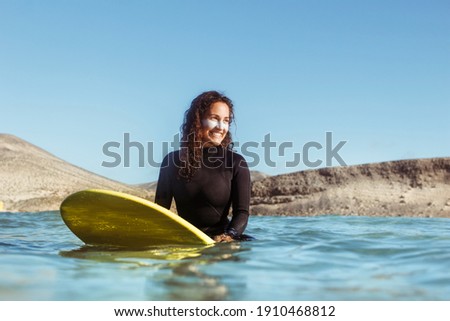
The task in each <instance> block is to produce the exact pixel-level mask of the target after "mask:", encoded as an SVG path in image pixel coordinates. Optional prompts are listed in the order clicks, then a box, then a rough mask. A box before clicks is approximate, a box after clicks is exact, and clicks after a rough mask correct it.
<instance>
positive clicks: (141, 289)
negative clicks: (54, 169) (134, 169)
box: [0, 212, 450, 300]
mask: <svg viewBox="0 0 450 321" xmlns="http://www.w3.org/2000/svg"><path fill="white" fill-rule="evenodd" d="M247 232H248V233H249V234H251V235H253V236H254V237H256V238H257V240H255V241H251V242H241V243H227V244H217V245H213V246H209V247H178V248H172V247H166V248H153V249H148V250H145V251H118V250H115V249H111V248H100V247H87V246H84V245H83V243H82V242H81V241H80V240H78V239H77V238H76V237H75V236H74V235H73V234H72V233H71V232H70V231H69V230H68V229H67V228H66V226H65V225H64V223H63V222H62V220H61V218H60V216H59V213H58V212H44V213H0V300H450V219H435V218H379V217H356V216H352V217H346V216H318V217H276V216H272V217H251V220H250V223H249V227H248V229H247Z"/></svg>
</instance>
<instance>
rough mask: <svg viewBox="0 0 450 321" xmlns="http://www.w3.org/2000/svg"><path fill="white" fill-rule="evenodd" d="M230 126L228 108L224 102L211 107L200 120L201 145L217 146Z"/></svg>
mask: <svg viewBox="0 0 450 321" xmlns="http://www.w3.org/2000/svg"><path fill="white" fill-rule="evenodd" d="M229 126H230V108H229V107H228V105H227V104H225V103H224V102H216V103H213V104H212V105H211V107H210V108H209V111H208V112H207V113H206V115H205V116H204V117H203V119H202V137H203V143H204V145H205V146H206V147H207V146H212V145H214V146H218V145H220V143H222V141H223V140H224V138H225V136H226V135H227V133H228V128H229Z"/></svg>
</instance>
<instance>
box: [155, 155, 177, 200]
mask: <svg viewBox="0 0 450 321" xmlns="http://www.w3.org/2000/svg"><path fill="white" fill-rule="evenodd" d="M170 165H171V162H170V161H169V155H167V156H166V157H165V158H164V160H163V162H162V164H161V168H160V170H159V178H158V184H157V186H156V194H155V203H156V204H158V205H161V206H162V207H165V208H167V209H170V206H171V205H172V198H173V193H172V187H171V184H170Z"/></svg>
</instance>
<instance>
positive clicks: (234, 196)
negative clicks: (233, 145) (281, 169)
mask: <svg viewBox="0 0 450 321" xmlns="http://www.w3.org/2000/svg"><path fill="white" fill-rule="evenodd" d="M234 157H235V163H234V164H233V179H232V182H231V202H232V208H233V217H232V219H231V222H230V224H229V226H228V228H227V231H226V233H227V234H229V235H231V236H232V237H237V236H240V235H241V234H242V233H243V232H244V230H245V228H246V227H247V222H248V216H249V208H250V171H249V169H248V166H247V162H246V161H245V159H244V158H243V157H242V156H240V155H238V154H234Z"/></svg>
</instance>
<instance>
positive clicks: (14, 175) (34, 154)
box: [0, 134, 151, 211]
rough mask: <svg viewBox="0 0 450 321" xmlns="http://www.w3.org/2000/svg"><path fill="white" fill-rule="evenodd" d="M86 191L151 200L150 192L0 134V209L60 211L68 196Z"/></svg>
mask: <svg viewBox="0 0 450 321" xmlns="http://www.w3.org/2000/svg"><path fill="white" fill-rule="evenodd" d="M87 188H102V189H111V190H116V191H122V192H126V193H130V194H133V195H137V196H141V197H151V196H150V195H149V192H148V191H145V190H143V189H140V188H138V187H132V186H129V185H126V184H122V183H119V182H116V181H113V180H110V179H107V178H105V177H102V176H99V175H96V174H94V173H92V172H89V171H86V170H84V169H82V168H79V167H76V166H74V165H71V164H69V163H67V162H65V161H64V160H62V159H59V158H57V157H55V156H54V155H52V154H50V153H48V152H46V151H45V150H43V149H41V148H39V147H37V146H34V145H33V144H30V143H28V142H26V141H24V140H22V139H20V138H18V137H15V136H12V135H7V134H0V203H3V204H0V206H1V205H3V210H6V211H44V210H57V209H59V205H60V203H61V201H62V200H63V199H64V198H65V197H66V196H68V195H69V194H71V193H73V192H75V191H79V190H83V189H87ZM0 210H1V209H0Z"/></svg>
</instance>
